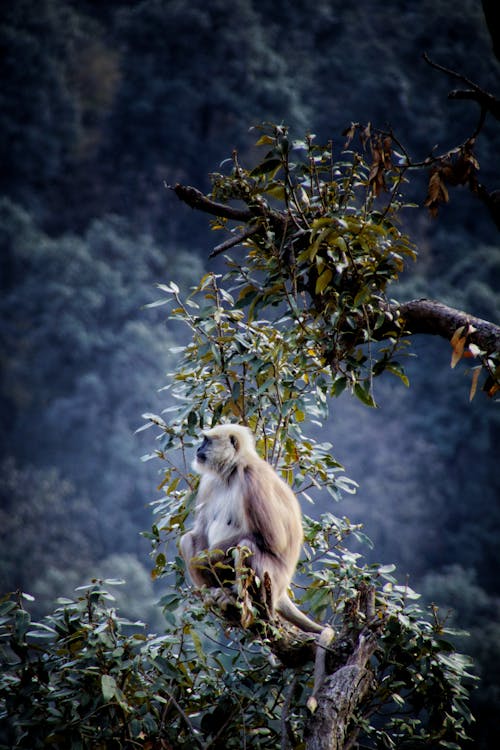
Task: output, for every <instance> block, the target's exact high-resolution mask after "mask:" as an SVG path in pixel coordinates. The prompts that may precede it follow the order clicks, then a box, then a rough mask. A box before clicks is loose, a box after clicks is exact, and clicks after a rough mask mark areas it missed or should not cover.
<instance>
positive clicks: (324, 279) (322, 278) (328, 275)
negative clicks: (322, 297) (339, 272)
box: [314, 268, 333, 294]
mask: <svg viewBox="0 0 500 750" xmlns="http://www.w3.org/2000/svg"><path fill="white" fill-rule="evenodd" d="M332 278H333V273H332V271H331V270H330V269H329V268H325V270H324V271H323V272H322V273H321V274H320V275H319V276H318V278H317V279H316V287H315V290H314V291H315V293H316V294H323V292H324V291H325V289H326V288H327V286H328V284H329V283H330V281H331V280H332Z"/></svg>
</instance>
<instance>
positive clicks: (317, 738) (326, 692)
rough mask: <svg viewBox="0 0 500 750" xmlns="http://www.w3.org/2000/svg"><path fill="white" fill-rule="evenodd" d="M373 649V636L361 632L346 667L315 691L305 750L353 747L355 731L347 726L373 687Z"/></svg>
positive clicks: (375, 641)
mask: <svg viewBox="0 0 500 750" xmlns="http://www.w3.org/2000/svg"><path fill="white" fill-rule="evenodd" d="M376 647H377V638H376V636H375V635H374V634H373V633H371V632H370V631H369V630H366V629H365V630H363V631H362V632H361V633H360V635H359V639H358V644H357V646H356V648H355V650H354V651H353V653H352V654H351V656H350V657H349V659H348V660H347V663H346V665H345V666H343V667H340V669H337V671H336V672H333V674H330V675H328V677H326V678H325V680H324V682H323V685H322V686H321V689H320V690H319V692H318V697H317V709H316V711H315V712H314V713H313V714H311V716H310V718H309V721H308V723H307V726H306V731H305V737H306V750H346V748H347V747H349V746H351V745H352V741H354V740H355V737H356V736H357V731H356V729H355V728H354V729H353V728H352V727H350V724H351V722H352V719H353V716H354V714H355V711H356V708H357V706H358V705H359V704H360V703H361V701H362V700H363V698H364V697H365V696H366V694H367V693H368V691H369V690H370V687H371V686H372V682H373V673H372V672H371V670H370V668H369V666H368V662H369V660H370V658H371V656H372V655H373V653H374V651H375V649H376ZM349 731H351V733H352V736H351V737H349Z"/></svg>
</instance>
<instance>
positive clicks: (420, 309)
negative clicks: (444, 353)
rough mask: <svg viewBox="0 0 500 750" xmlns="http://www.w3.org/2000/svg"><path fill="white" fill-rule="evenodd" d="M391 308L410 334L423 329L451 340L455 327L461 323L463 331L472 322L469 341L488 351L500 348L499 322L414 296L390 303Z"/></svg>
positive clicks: (459, 326) (420, 331) (424, 332)
mask: <svg viewBox="0 0 500 750" xmlns="http://www.w3.org/2000/svg"><path fill="white" fill-rule="evenodd" d="M391 310H392V311H393V313H394V314H395V315H397V316H398V317H399V318H400V319H402V321H403V327H404V329H405V330H406V331H407V332H408V333H409V334H416V333H423V334H428V335H432V336H441V337H442V338H445V339H447V340H448V341H451V339H452V337H453V334H454V333H455V332H456V331H457V329H458V328H461V327H462V326H464V327H465V328H464V332H465V330H466V329H467V327H469V326H471V327H472V329H474V330H471V332H470V333H469V337H468V341H469V343H471V344H476V345H477V346H478V347H479V348H480V349H481V350H482V351H485V352H487V353H488V354H492V353H494V352H498V351H500V326H498V325H495V324H494V323H490V322H489V321H487V320H482V319H481V318H476V317H474V316H473V315H469V314H468V313H466V312H464V311H462V310H457V309H455V308H453V307H449V306H448V305H444V304H443V303H442V302H437V301H436V300H431V299H417V300H411V301H410V302H404V303H402V304H400V305H399V306H396V305H393V306H391Z"/></svg>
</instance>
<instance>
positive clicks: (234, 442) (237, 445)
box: [229, 435, 240, 451]
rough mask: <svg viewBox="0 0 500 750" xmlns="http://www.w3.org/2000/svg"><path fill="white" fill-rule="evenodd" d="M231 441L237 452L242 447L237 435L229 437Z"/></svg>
mask: <svg viewBox="0 0 500 750" xmlns="http://www.w3.org/2000/svg"><path fill="white" fill-rule="evenodd" d="M229 440H230V441H231V445H232V446H233V448H234V450H235V451H237V450H238V448H239V447H240V444H239V442H238V438H237V437H236V435H229Z"/></svg>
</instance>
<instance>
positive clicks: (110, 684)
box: [101, 674, 117, 703]
mask: <svg viewBox="0 0 500 750" xmlns="http://www.w3.org/2000/svg"><path fill="white" fill-rule="evenodd" d="M116 691H117V685H116V681H115V678H114V677H113V676H112V675H110V674H103V675H102V677H101V692H102V697H103V698H104V700H105V701H106V703H107V702H109V701H111V700H113V698H114V697H115V696H116Z"/></svg>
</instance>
